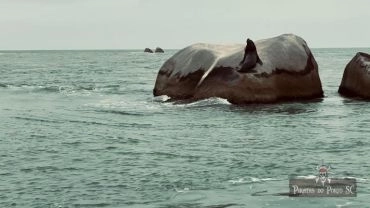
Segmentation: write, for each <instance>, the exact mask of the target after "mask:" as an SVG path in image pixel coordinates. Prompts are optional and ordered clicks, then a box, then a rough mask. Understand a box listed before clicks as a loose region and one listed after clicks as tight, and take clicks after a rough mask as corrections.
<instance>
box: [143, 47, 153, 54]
mask: <svg viewBox="0 0 370 208" xmlns="http://www.w3.org/2000/svg"><path fill="white" fill-rule="evenodd" d="M144 52H145V53H153V51H152V49H150V48H145V49H144Z"/></svg>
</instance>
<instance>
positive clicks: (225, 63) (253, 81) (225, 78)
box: [153, 34, 323, 104]
mask: <svg viewBox="0 0 370 208" xmlns="http://www.w3.org/2000/svg"><path fill="white" fill-rule="evenodd" d="M247 43H248V44H247V46H245V44H236V45H211V44H194V45H191V46H188V47H186V48H184V49H182V50H180V51H179V52H177V53H176V54H175V55H173V56H172V57H171V58H170V59H168V60H167V61H166V62H165V63H164V64H163V65H162V67H161V68H160V70H159V72H158V75H157V80H156V83H155V87H154V90H153V94H154V96H159V95H167V96H169V97H171V98H172V99H191V100H198V99H204V98H209V97H221V98H225V99H227V100H228V101H229V102H231V103H235V104H244V103H264V102H277V101H282V100H296V99H313V98H320V97H322V96H323V91H322V88H321V81H320V77H319V73H318V66H317V63H316V61H315V59H314V57H313V55H312V53H311V51H310V49H309V47H308V46H307V44H306V42H305V41H304V40H303V39H302V38H300V37H298V36H296V35H293V34H285V35H280V36H278V37H274V38H269V39H265V40H259V41H256V43H255V44H254V43H253V41H251V40H248V41H247Z"/></svg>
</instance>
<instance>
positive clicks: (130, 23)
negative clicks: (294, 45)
mask: <svg viewBox="0 0 370 208" xmlns="http://www.w3.org/2000/svg"><path fill="white" fill-rule="evenodd" d="M282 33H295V34H297V35H300V36H301V37H303V38H304V39H305V40H306V41H307V42H308V44H309V46H310V47H315V48H317V47H370V1H369V0H306V1H299V0H0V50H9V49H142V48H145V47H150V48H155V47H156V46H160V47H162V48H183V47H185V46H187V45H189V44H192V43H195V42H209V43H238V42H241V43H243V42H245V39H246V38H247V37H249V38H252V39H254V40H258V39H263V38H268V37H272V36H276V35H279V34H282Z"/></svg>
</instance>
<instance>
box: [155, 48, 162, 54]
mask: <svg viewBox="0 0 370 208" xmlns="http://www.w3.org/2000/svg"><path fill="white" fill-rule="evenodd" d="M154 52H156V53H164V50H163V49H162V48H160V47H157V48H155V51H154Z"/></svg>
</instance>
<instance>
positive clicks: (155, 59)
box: [0, 48, 370, 208]
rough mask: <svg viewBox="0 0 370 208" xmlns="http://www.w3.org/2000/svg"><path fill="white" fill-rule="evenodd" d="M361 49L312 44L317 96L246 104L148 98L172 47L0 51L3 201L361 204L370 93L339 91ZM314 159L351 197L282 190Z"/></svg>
mask: <svg viewBox="0 0 370 208" xmlns="http://www.w3.org/2000/svg"><path fill="white" fill-rule="evenodd" d="M358 51H363V52H367V53H369V52H370V49H369V48H367V49H366V48H363V49H356V48H348V49H340V48H338V49H313V53H314V56H315V58H316V60H317V62H318V64H319V71H320V76H321V81H322V84H323V90H324V92H325V98H324V99H322V100H321V101H316V102H293V103H281V104H273V105H272V104H266V105H247V106H235V105H231V104H229V103H228V102H227V101H226V100H223V99H219V98H212V99H207V100H202V101H198V102H195V103H190V104H173V103H169V102H163V101H164V98H163V97H160V98H153V95H152V90H153V87H154V82H155V79H156V75H157V72H158V70H159V68H160V66H161V65H162V64H163V63H164V61H165V60H167V59H168V58H169V57H170V56H171V55H173V54H174V53H175V52H176V50H170V51H166V52H165V53H164V54H148V53H143V52H142V50H122V51H0V124H1V125H0V207H4V208H5V207H21V208H23V207H24V208H29V207H48V208H54V207H60V208H62V207H144V208H146V207H163V208H172V207H184V208H185V207H194V208H195V207H207V208H222V207H284V208H287V207H366V206H367V207H368V206H369V204H370V181H369V180H370V162H369V158H370V102H365V101H358V100H351V99H347V98H343V97H341V96H339V95H338V93H337V89H338V86H339V84H340V82H341V78H342V74H343V71H344V68H345V66H346V64H347V63H348V62H349V61H350V60H351V59H352V57H353V56H354V55H355V54H356V52H358ZM367 90H368V89H367ZM322 161H324V163H326V164H330V165H331V167H332V169H331V170H330V172H329V174H330V177H348V176H350V177H355V178H356V179H357V182H358V183H357V185H358V188H357V189H358V194H357V197H352V198H303V197H302V198H300V197H298V198H297V197H288V196H281V195H279V193H287V192H288V191H289V188H288V178H289V176H290V175H301V176H308V175H317V174H318V171H317V170H316V167H317V166H318V165H320V164H321V163H322Z"/></svg>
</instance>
